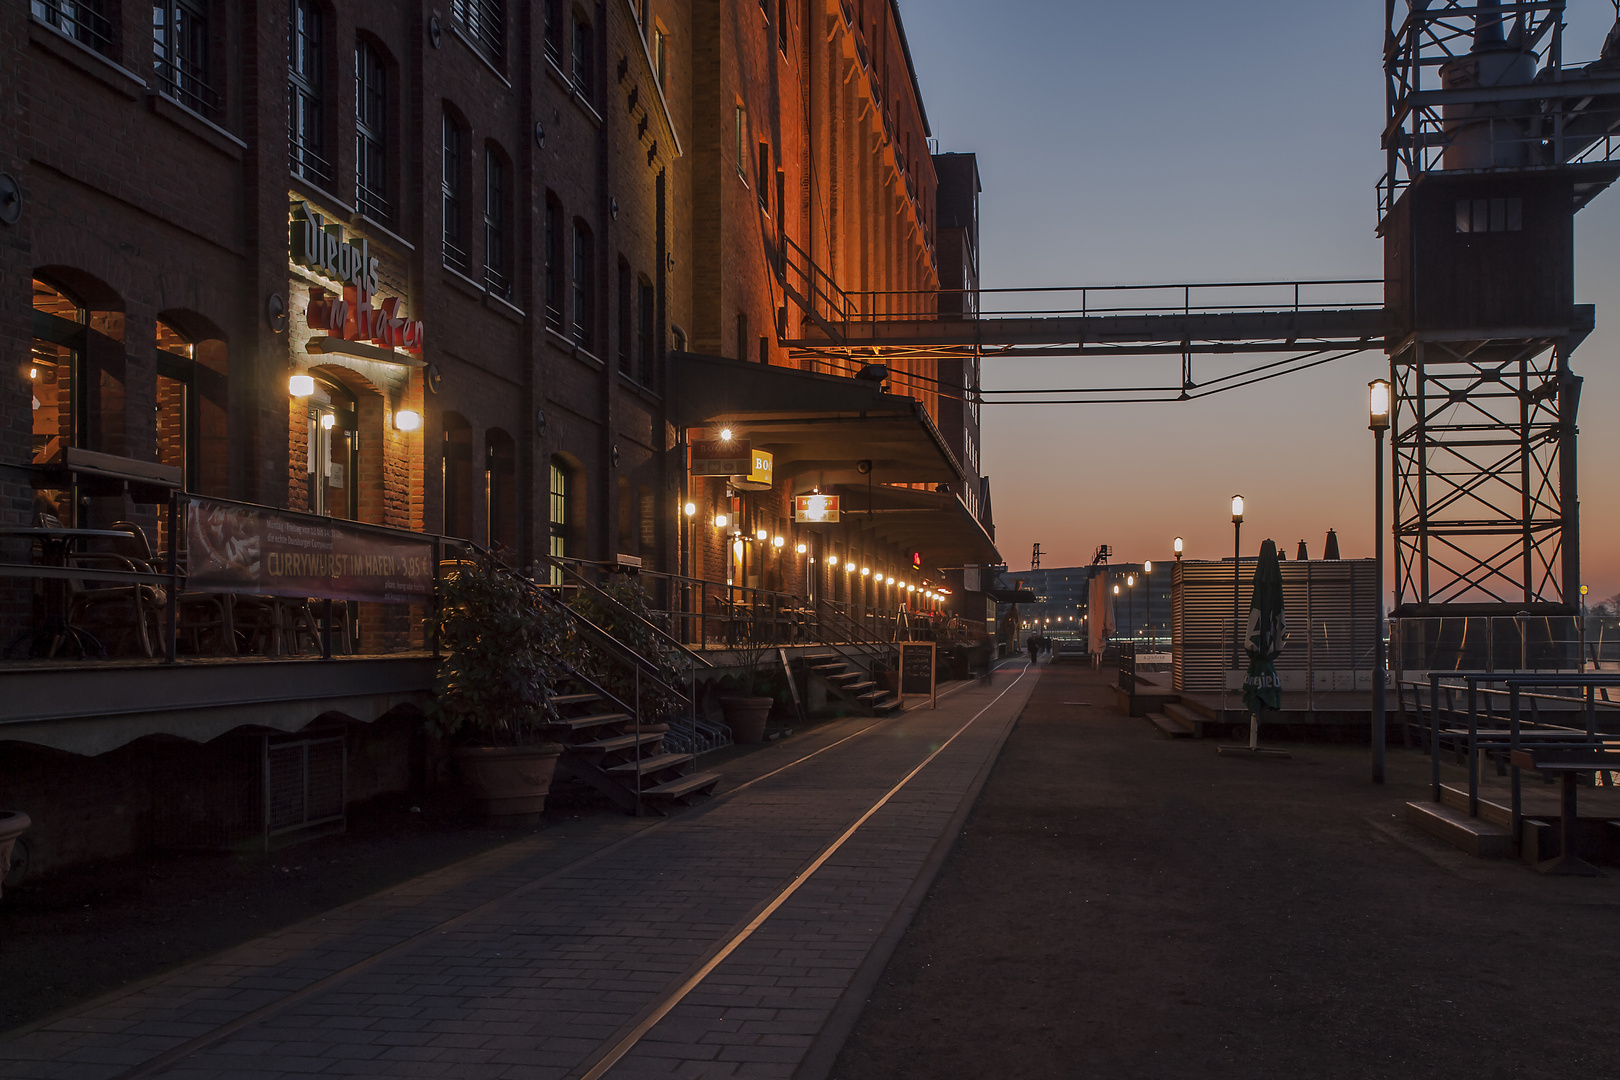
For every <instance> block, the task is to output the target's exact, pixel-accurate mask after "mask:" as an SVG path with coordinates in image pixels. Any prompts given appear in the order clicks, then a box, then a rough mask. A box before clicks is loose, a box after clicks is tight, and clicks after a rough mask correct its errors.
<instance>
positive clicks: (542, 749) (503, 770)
mask: <svg viewBox="0 0 1620 1080" xmlns="http://www.w3.org/2000/svg"><path fill="white" fill-rule="evenodd" d="M561 753H562V747H561V746H560V745H559V744H557V743H541V744H539V745H537V746H463V747H460V748H458V749H457V750H456V764H457V766H458V767H459V768H460V769H461V776H462V778H463V779H464V780H466V782H467V787H468V788H470V789H471V790H472V794H473V798H475V799H477V800H478V803H479V805H480V806H481V807H482V808H483V811H484V815H485V817H487V818H488V819H489V820H490V821H491V822H494V823H497V824H502V825H531V824H534V823H536V822H538V821H539V820H540V815H541V813H542V812H543V811H544V810H545V808H546V795H547V793H548V792H550V790H551V776H552V773H554V772H555V771H556V769H557V757H558V755H560V754H561Z"/></svg>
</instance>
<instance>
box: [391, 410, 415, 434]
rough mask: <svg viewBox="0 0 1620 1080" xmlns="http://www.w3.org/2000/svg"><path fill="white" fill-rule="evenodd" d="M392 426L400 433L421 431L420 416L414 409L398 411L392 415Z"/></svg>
mask: <svg viewBox="0 0 1620 1080" xmlns="http://www.w3.org/2000/svg"><path fill="white" fill-rule="evenodd" d="M394 426H395V427H397V428H398V429H399V430H401V431H421V430H422V414H421V413H419V412H417V411H416V410H415V409H399V410H397V411H396V412H395V413H394Z"/></svg>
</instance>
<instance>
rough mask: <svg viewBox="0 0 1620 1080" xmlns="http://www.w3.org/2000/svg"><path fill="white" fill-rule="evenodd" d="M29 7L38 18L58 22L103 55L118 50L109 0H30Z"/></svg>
mask: <svg viewBox="0 0 1620 1080" xmlns="http://www.w3.org/2000/svg"><path fill="white" fill-rule="evenodd" d="M28 9H29V10H30V11H32V12H33V13H34V18H36V19H38V20H39V21H40V22H42V23H45V24H46V25H48V26H54V27H55V28H56V29H58V30H60V31H62V33H64V34H66V35H67V36H68V37H70V38H72V39H73V40H74V41H77V42H78V43H79V44H80V45H88V46H89V47H90V48H92V49H94V50H95V51H96V52H98V53H100V54H101V55H103V56H113V55H114V54H115V53H116V52H117V50H116V49H115V48H114V47H113V30H112V23H110V22H108V21H107V12H106V4H105V0H29V5H28Z"/></svg>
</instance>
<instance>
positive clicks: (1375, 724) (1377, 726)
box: [1367, 379, 1389, 784]
mask: <svg viewBox="0 0 1620 1080" xmlns="http://www.w3.org/2000/svg"><path fill="white" fill-rule="evenodd" d="M1367 428H1368V430H1370V431H1371V432H1372V433H1373V567H1374V573H1375V574H1376V575H1377V578H1376V580H1377V582H1378V608H1377V613H1376V616H1377V617H1376V621H1375V622H1374V623H1373V685H1372V782H1373V783H1375V784H1382V783H1383V782H1384V666H1385V656H1384V432H1386V431H1388V430H1389V383H1388V382H1386V381H1385V380H1383V379H1374V380H1373V381H1372V382H1370V383H1368V384H1367Z"/></svg>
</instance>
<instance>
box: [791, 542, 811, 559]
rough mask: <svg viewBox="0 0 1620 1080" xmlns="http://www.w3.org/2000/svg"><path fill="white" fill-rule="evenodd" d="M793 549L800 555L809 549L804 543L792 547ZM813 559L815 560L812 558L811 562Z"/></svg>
mask: <svg viewBox="0 0 1620 1080" xmlns="http://www.w3.org/2000/svg"><path fill="white" fill-rule="evenodd" d="M793 550H794V551H797V552H798V553H799V554H800V555H803V554H804V553H805V552H806V551H809V550H810V549H809V548H808V547H806V546H805V545H803V544H800V545H799V546H798V547H796V548H794V549H793ZM814 561H815V560H814V559H812V560H811V562H814Z"/></svg>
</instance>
